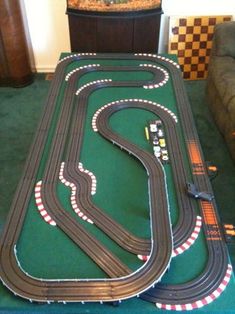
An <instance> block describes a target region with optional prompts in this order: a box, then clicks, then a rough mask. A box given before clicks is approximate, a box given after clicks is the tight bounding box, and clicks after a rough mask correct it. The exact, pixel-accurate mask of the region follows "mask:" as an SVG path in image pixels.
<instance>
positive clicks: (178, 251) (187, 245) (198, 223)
mask: <svg viewBox="0 0 235 314" xmlns="http://www.w3.org/2000/svg"><path fill="white" fill-rule="evenodd" d="M201 227H202V218H201V217H200V216H197V220H196V226H195V228H194V230H193V233H192V234H191V236H190V238H189V239H188V240H187V241H186V242H185V243H183V244H182V245H180V246H179V247H177V248H176V249H174V250H173V252H172V257H174V256H177V255H179V254H182V253H183V252H184V251H186V250H188V249H189V248H190V246H191V245H193V244H194V242H195V241H196V239H197V237H198V235H199V232H200V230H201Z"/></svg>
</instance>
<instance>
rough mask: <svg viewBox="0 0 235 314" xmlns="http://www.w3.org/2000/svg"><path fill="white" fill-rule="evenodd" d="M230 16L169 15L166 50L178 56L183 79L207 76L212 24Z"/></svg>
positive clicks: (228, 19) (212, 30)
mask: <svg viewBox="0 0 235 314" xmlns="http://www.w3.org/2000/svg"><path fill="white" fill-rule="evenodd" d="M231 19H232V16H230V15H226V16H201V17H195V16H187V17H178V16H171V17H170V23H169V46H168V52H169V53H172V54H176V55H177V56H178V62H179V64H180V66H181V69H182V71H183V77H184V79H189V80H197V79H205V78H206V77H207V69H208V63H209V57H210V52H211V47H212V37H213V33H214V26H215V25H216V24H219V23H223V22H226V21H231Z"/></svg>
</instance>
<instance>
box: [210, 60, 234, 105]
mask: <svg viewBox="0 0 235 314" xmlns="http://www.w3.org/2000/svg"><path fill="white" fill-rule="evenodd" d="M209 72H210V76H211V77H212V78H213V81H214V84H215V86H216V89H217V92H218V94H219V96H220V98H221V99H223V106H225V107H226V108H227V106H228V105H229V102H230V101H231V99H232V98H233V97H235V59H233V58H231V57H212V58H211V60H210V66H209ZM227 109H228V108H227Z"/></svg>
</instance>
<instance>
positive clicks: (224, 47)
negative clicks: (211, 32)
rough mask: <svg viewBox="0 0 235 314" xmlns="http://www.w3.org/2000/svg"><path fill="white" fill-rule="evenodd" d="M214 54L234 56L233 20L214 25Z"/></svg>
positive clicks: (234, 27) (234, 36)
mask: <svg viewBox="0 0 235 314" xmlns="http://www.w3.org/2000/svg"><path fill="white" fill-rule="evenodd" d="M215 50H216V51H215V55H217V56H220V57H223V56H230V57H233V58H235V22H234V21H233V22H225V23H222V24H218V25H216V26H215Z"/></svg>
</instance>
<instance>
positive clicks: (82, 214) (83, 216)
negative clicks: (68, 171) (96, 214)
mask: <svg viewBox="0 0 235 314" xmlns="http://www.w3.org/2000/svg"><path fill="white" fill-rule="evenodd" d="M64 165H65V163H64V162H62V163H61V166H60V173H59V179H60V181H61V182H62V183H63V184H64V185H66V186H69V187H70V188H71V190H72V192H71V196H70V202H71V206H72V208H73V210H74V211H75V213H76V214H77V215H78V216H79V217H80V218H82V219H83V220H85V221H87V222H89V223H90V224H93V221H92V220H91V219H89V218H88V217H87V216H86V215H85V214H84V213H83V212H82V211H81V210H80V209H79V208H78V205H77V202H76V197H75V195H76V189H77V188H76V186H75V184H73V183H71V182H69V181H67V180H66V179H65V178H64Z"/></svg>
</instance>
